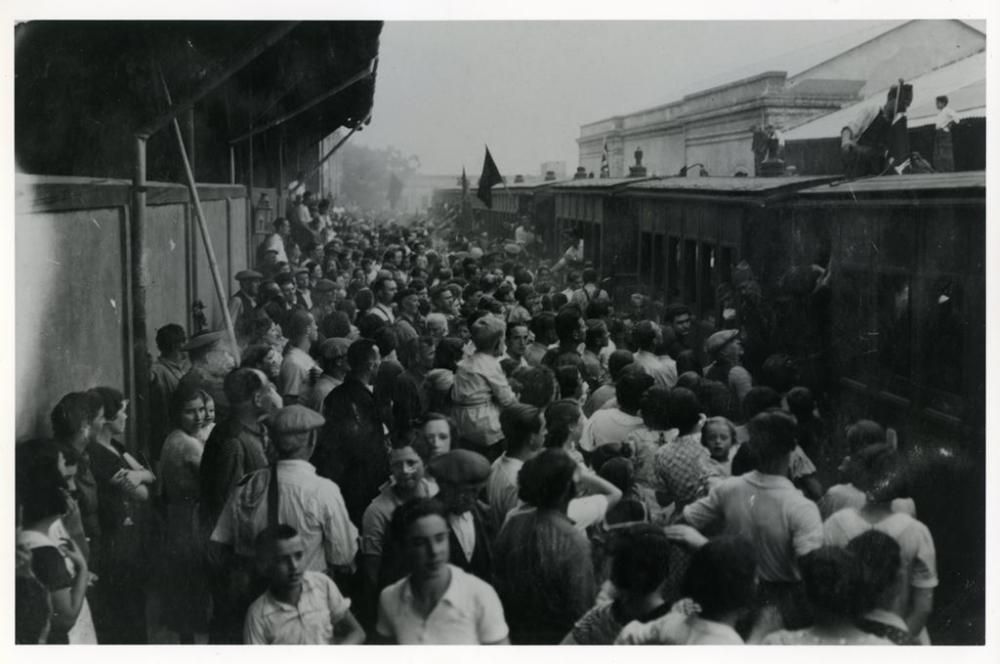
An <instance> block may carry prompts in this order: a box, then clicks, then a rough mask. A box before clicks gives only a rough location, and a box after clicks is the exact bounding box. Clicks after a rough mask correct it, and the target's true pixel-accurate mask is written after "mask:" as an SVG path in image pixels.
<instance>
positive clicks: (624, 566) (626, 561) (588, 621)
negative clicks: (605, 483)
mask: <svg viewBox="0 0 1000 664" xmlns="http://www.w3.org/2000/svg"><path fill="white" fill-rule="evenodd" d="M611 546H612V552H613V553H612V558H611V575H610V580H611V583H612V584H613V586H614V600H613V601H611V602H605V603H599V604H598V605H597V606H595V607H594V608H592V609H591V610H590V611H588V612H587V613H585V614H584V615H583V617H581V618H580V619H579V620H578V621H577V622H576V624H575V625H573V629H572V630H571V631H570V632H569V634H567V635H566V637H565V638H564V639H563V640H562V644H561V645H584V646H587V645H593V646H599V645H606V646H609V645H612V644H613V643H614V642H615V638H616V637H617V636H618V634H619V633H620V632H621V630H622V627H624V626H625V625H626V624H628V623H629V622H631V621H633V620H637V621H639V622H649V621H651V620H655V619H657V618H659V617H660V616H662V615H663V614H665V613H666V612H667V611H668V610H669V609H670V605H669V604H667V601H666V599H665V598H664V597H663V593H662V589H663V582H664V580H665V579H666V578H667V570H668V569H669V567H668V563H669V557H670V542H669V541H668V540H667V537H666V535H664V534H663V530H662V529H661V528H657V527H656V526H653V525H650V524H637V525H633V526H631V527H629V528H627V529H624V530H619V531H617V532H616V533H615V534H614V536H613V540H612V544H611Z"/></svg>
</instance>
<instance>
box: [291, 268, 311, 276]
mask: <svg viewBox="0 0 1000 664" xmlns="http://www.w3.org/2000/svg"><path fill="white" fill-rule="evenodd" d="M292 274H309V268H307V267H297V268H295V269H294V270H293V271H292Z"/></svg>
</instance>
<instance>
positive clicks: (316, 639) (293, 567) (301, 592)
mask: <svg viewBox="0 0 1000 664" xmlns="http://www.w3.org/2000/svg"><path fill="white" fill-rule="evenodd" d="M256 545H257V546H256V548H257V561H258V563H259V565H260V567H261V568H262V569H263V570H264V572H265V575H266V576H267V580H268V589H267V591H266V592H265V593H264V594H263V595H261V596H260V597H258V598H257V599H256V600H255V601H254V603H253V604H251V605H250V609H249V610H248V611H247V616H246V621H245V622H244V627H243V642H244V643H245V644H247V645H315V646H319V645H332V644H334V643H336V644H339V645H356V644H361V643H364V641H365V631H364V629H362V627H361V625H359V624H358V621H357V620H356V619H355V617H354V615H353V614H352V613H351V600H349V599H346V598H345V597H344V596H343V595H342V594H341V592H340V590H339V589H338V588H337V586H336V584H335V583H334V582H333V581H332V580H331V579H330V577H328V576H326V575H325V574H323V573H322V572H315V571H312V570H306V569H303V564H302V561H303V556H304V555H305V547H304V546H303V544H302V538H301V537H299V534H298V533H297V532H296V531H295V529H294V528H292V527H291V526H286V525H275V526H272V527H269V528H267V529H265V530H263V531H262V532H261V533H260V535H258V536H257V541H256Z"/></svg>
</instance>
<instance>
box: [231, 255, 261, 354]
mask: <svg viewBox="0 0 1000 664" xmlns="http://www.w3.org/2000/svg"><path fill="white" fill-rule="evenodd" d="M263 279H264V275H262V274H261V273H260V272H257V271H256V270H241V271H239V272H237V273H236V281H238V282H239V284H240V289H239V290H238V291H236V293H235V294H234V295H233V297H232V299H230V300H229V317H230V318H231V319H232V321H233V329H234V330H236V340H237V342H238V343H239V344H240V345H241V346H243V345H245V344H246V340H247V339H249V338H250V336H251V335H252V334H253V323H252V321H253V312H254V309H256V308H257V291H259V290H260V282H261V281H262V280H263Z"/></svg>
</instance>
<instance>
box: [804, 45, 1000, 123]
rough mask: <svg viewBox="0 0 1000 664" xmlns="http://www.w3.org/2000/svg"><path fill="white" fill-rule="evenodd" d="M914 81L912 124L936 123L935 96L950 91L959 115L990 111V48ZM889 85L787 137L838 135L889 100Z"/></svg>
mask: <svg viewBox="0 0 1000 664" xmlns="http://www.w3.org/2000/svg"><path fill="white" fill-rule="evenodd" d="M906 82H907V83H910V84H912V85H913V102H912V103H911V104H910V109H909V111H908V112H907V123H908V126H909V127H911V128H913V127H920V126H923V125H928V124H933V123H934V117H935V116H936V115H937V108H936V107H935V105H934V99H935V98H936V97H937V96H938V95H947V96H948V98H949V102H950V106H951V108H952V109H954V110H955V111H956V112H957V113H958V116H959V118H967V117H982V116H983V115H985V114H986V52H985V51H981V52H979V53H977V54H975V55H971V56H969V57H967V58H964V59H962V60H959V61H958V62H953V63H951V64H949V65H945V66H944V67H940V68H938V69H935V70H933V71H930V72H927V73H926V74H924V75H922V76H918V77H917V78H914V79H911V80H909V81H906ZM888 91H889V89H888V88H885V89H882V90H879V91H878V92H876V93H875V94H873V95H872V96H870V97H868V98H867V99H865V100H864V101H862V102H858V103H857V104H853V105H851V106H847V107H845V108H842V109H840V110H839V111H834V112H833V113H830V114H828V115H824V116H823V117H821V118H818V119H816V120H813V121H812V122H807V123H805V124H803V125H800V126H798V127H796V128H794V129H790V130H788V131H787V132H785V140H786V141H797V140H809V139H816V138H835V137H839V136H840V130H841V129H843V128H844V126H846V125H847V124H848V123H849V122H850V121H851V119H853V118H854V117H855V116H856V115H857V114H858V113H860V112H861V111H862V110H863V109H864V108H866V107H867V106H869V105H873V104H874V105H881V104H883V103H885V98H886V94H887V93H888Z"/></svg>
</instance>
